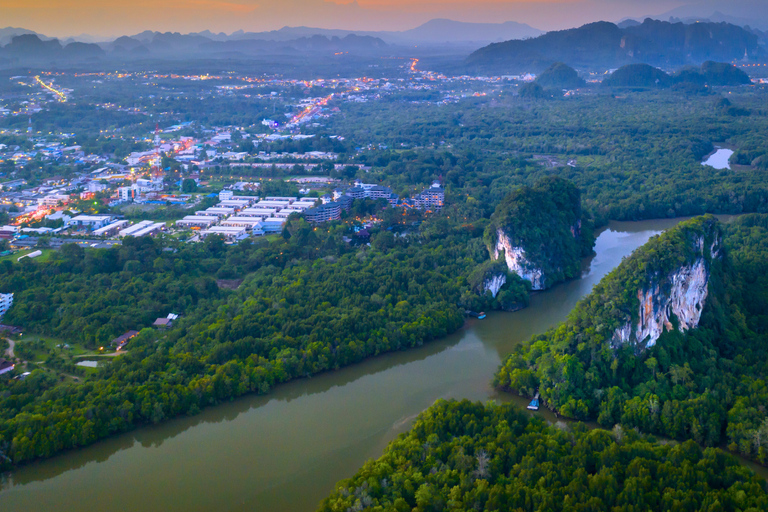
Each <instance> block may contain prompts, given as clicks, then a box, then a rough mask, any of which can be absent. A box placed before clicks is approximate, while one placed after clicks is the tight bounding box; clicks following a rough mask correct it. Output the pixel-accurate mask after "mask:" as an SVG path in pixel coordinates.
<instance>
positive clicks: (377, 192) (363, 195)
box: [334, 180, 400, 205]
mask: <svg viewBox="0 0 768 512" xmlns="http://www.w3.org/2000/svg"><path fill="white" fill-rule="evenodd" d="M343 195H346V196H347V197H351V198H352V199H386V200H387V201H388V202H389V204H391V205H395V204H397V202H398V201H399V200H400V198H399V197H398V196H397V194H395V193H394V192H392V189H391V188H389V187H384V186H382V185H373V184H370V183H363V182H362V181H359V180H358V181H356V182H355V186H354V187H352V188H348V189H347V190H345V191H344V194H343ZM341 196H342V194H341V193H334V197H335V198H336V199H338V198H339V197H341Z"/></svg>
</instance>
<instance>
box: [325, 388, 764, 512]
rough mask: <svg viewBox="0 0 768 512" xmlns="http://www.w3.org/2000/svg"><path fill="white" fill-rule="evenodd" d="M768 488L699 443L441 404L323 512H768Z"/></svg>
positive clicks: (339, 490)
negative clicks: (673, 441) (553, 423)
mask: <svg viewBox="0 0 768 512" xmlns="http://www.w3.org/2000/svg"><path fill="white" fill-rule="evenodd" d="M764 485H765V482H762V481H761V480H760V479H759V478H758V477H755V476H754V475H753V474H751V472H750V471H749V470H748V469H747V468H744V467H742V466H740V465H739V464H738V462H737V461H736V460H735V459H734V458H733V457H731V456H729V455H726V454H725V453H723V452H721V451H720V450H717V449H713V448H709V449H706V450H702V449H701V448H700V447H698V446H697V445H696V444H695V443H693V442H691V441H688V442H685V443H682V444H679V445H677V446H671V445H669V444H661V443H659V442H657V441H655V440H653V439H651V438H645V437H643V436H641V435H638V434H637V433H636V432H634V431H633V430H627V431H624V430H622V429H620V428H617V429H615V430H614V431H613V432H607V431H605V430H594V431H589V430H587V429H586V428H585V427H584V426H583V425H574V426H573V427H572V429H571V430H570V431H569V430H566V429H560V428H558V427H556V426H547V425H546V424H545V422H544V420H542V419H540V418H531V417H530V416H529V415H528V414H524V413H523V412H522V411H520V410H518V409H516V408H515V407H513V406H510V405H504V406H494V405H488V406H485V405H482V404H477V403H470V402H467V401H463V402H446V401H439V402H438V403H437V404H435V405H434V406H432V407H431V408H430V409H428V410H427V411H426V412H424V413H423V414H422V415H421V416H419V418H418V419H417V420H416V423H415V424H414V426H413V429H411V431H410V432H408V433H407V434H403V435H401V436H400V437H399V438H398V439H397V440H395V441H393V442H392V443H391V444H390V445H389V446H388V447H387V449H386V451H385V452H384V455H382V457H381V458H380V459H378V460H375V461H369V462H368V463H366V464H365V466H363V467H362V468H361V469H360V471H358V473H357V474H356V475H355V476H353V477H352V478H350V479H349V480H344V481H342V482H340V483H339V484H338V485H337V487H336V489H335V490H334V492H333V493H332V494H331V496H329V497H328V498H326V499H325V500H324V501H323V502H322V503H321V505H320V507H319V510H320V511H323V512H348V511H353V510H376V511H378V510H382V511H383V510H386V511H398V512H399V511H403V512H405V511H410V510H413V511H419V512H427V511H442V510H450V511H454V510H455V511H463V510H489V511H491V510H498V511H507V510H509V511H523V510H525V511H531V512H539V511H540V512H545V511H546V512H566V511H609V510H610V511H612V512H634V511H641V510H643V511H644V510H654V511H669V512H671V511H682V510H691V511H693V510H697V511H703V512H714V511H721V512H725V511H729V512H731V511H732V512H736V511H742V512H758V511H760V510H766V509H767V508H768V495H766V493H765V490H764Z"/></svg>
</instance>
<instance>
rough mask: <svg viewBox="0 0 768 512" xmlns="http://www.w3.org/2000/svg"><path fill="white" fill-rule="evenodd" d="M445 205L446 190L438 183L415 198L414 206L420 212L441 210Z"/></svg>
mask: <svg viewBox="0 0 768 512" xmlns="http://www.w3.org/2000/svg"><path fill="white" fill-rule="evenodd" d="M444 204H445V190H444V189H443V188H442V187H441V186H440V183H438V182H437V181H436V182H434V183H432V186H431V187H429V188H428V189H425V190H424V191H423V192H422V193H421V194H416V195H415V196H413V206H414V207H415V208H418V209H420V210H434V211H437V210H440V209H441V208H442V207H443V205H444Z"/></svg>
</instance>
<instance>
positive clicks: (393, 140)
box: [321, 88, 768, 220]
mask: <svg viewBox="0 0 768 512" xmlns="http://www.w3.org/2000/svg"><path fill="white" fill-rule="evenodd" d="M765 95H766V92H765V91H763V90H762V89H758V88H754V89H747V90H744V91H741V90H739V89H735V90H733V94H730V95H728V97H729V98H731V103H732V107H733V110H734V111H735V110H736V109H741V110H745V111H749V112H751V115H750V116H749V117H745V116H740V115H736V116H735V115H733V114H732V111H729V110H728V109H722V108H720V107H718V106H717V104H716V103H717V100H720V99H722V96H712V95H706V96H704V95H688V94H686V93H684V92H682V91H672V90H668V89H666V90H662V91H649V92H644V93H633V92H628V93H625V94H622V95H621V96H620V97H619V96H617V97H608V96H602V95H599V96H596V95H578V96H575V97H572V98H567V99H562V100H552V101H530V100H528V99H521V98H519V97H518V96H515V95H513V94H510V93H509V91H507V90H502V91H499V95H494V96H492V97H491V96H490V95H489V96H488V97H481V98H476V99H466V100H462V102H461V103H459V104H456V105H443V106H439V107H437V106H434V105H409V106H408V108H403V105H402V103H400V102H397V101H391V102H390V101H386V99H385V100H382V101H381V102H376V103H368V104H361V105H348V104H345V105H343V108H344V110H345V116H344V118H333V117H332V118H330V119H329V121H328V126H327V129H326V128H324V129H323V130H322V131H321V133H339V134H342V135H343V136H345V137H346V138H347V139H349V140H374V141H377V142H378V143H380V144H384V145H387V146H389V147H390V148H398V149H397V150H392V149H387V150H382V151H365V152H362V153H361V154H360V156H359V157H357V160H358V161H359V163H361V164H364V165H370V166H372V167H373V169H372V170H371V171H370V173H363V172H361V173H360V174H359V177H360V178H363V179H365V180H366V181H368V180H376V181H381V182H382V183H384V184H387V185H388V186H390V187H392V188H393V189H394V190H395V192H397V193H398V194H401V195H403V194H412V193H414V192H417V191H420V189H423V187H425V186H428V185H429V183H430V182H431V181H432V180H434V179H438V178H439V177H442V181H443V183H444V186H445V189H446V194H447V197H448V199H447V202H449V203H453V204H457V203H459V202H465V203H467V204H469V205H473V204H475V202H477V203H479V206H480V207H482V208H486V209H489V210H490V212H492V209H493V208H494V207H495V206H496V205H497V204H498V203H499V202H500V201H501V200H502V199H503V198H504V196H506V194H508V193H509V192H511V191H512V190H514V189H516V188H518V187H519V186H521V185H528V186H532V185H534V184H535V183H536V182H537V181H539V180H540V179H541V178H543V177H546V176H551V175H556V176H560V177H563V178H565V179H568V180H570V181H572V182H573V183H574V184H576V186H578V187H579V189H580V190H581V191H582V203H583V207H584V209H585V210H586V211H589V212H591V213H592V214H593V215H594V216H595V218H597V219H599V220H602V219H618V220H637V219H652V218H664V217H675V216H686V215H700V214H703V213H744V212H764V211H768V188H767V187H766V184H765V176H764V172H763V171H762V170H761V167H760V166H761V165H762V166H768V139H766V138H765V137H764V136H763V134H764V133H765V132H766V131H767V130H768V110H766V108H765V105H766V96H765ZM443 143H444V144H443ZM714 143H719V144H726V145H727V146H729V147H733V148H734V149H737V155H735V156H734V158H735V159H738V163H742V164H745V165H747V166H748V165H750V164H754V167H740V168H739V169H738V171H732V170H727V169H723V170H716V169H713V168H711V167H707V166H703V165H701V162H702V159H703V158H704V157H705V156H706V155H708V154H709V153H711V152H712V151H713V150H714ZM402 147H406V148H410V149H408V150H402V149H400V148H402ZM545 157H546V159H545ZM534 160H535V161H534ZM734 161H735V160H734Z"/></svg>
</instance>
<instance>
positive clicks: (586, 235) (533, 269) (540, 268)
mask: <svg viewBox="0 0 768 512" xmlns="http://www.w3.org/2000/svg"><path fill="white" fill-rule="evenodd" d="M484 241H485V243H486V246H487V247H488V251H489V253H490V255H491V259H492V260H493V261H494V262H501V263H502V265H501V267H500V268H501V269H503V270H505V271H509V272H511V273H513V274H517V275H518V276H519V277H521V278H523V279H525V280H527V281H530V283H531V287H532V289H534V290H543V289H545V288H548V287H550V286H552V285H553V284H555V283H558V282H561V281H564V280H566V279H571V278H574V277H576V276H578V275H579V272H580V270H581V258H582V257H584V256H586V255H588V254H589V253H591V251H592V246H593V245H594V236H593V234H592V227H591V222H589V221H586V219H584V218H583V215H582V211H581V193H580V192H579V189H578V188H576V186H575V185H573V184H572V183H570V182H569V181H566V180H563V179H561V178H547V179H544V180H542V181H540V182H539V183H538V184H536V186H534V187H532V188H531V187H522V188H520V189H518V190H516V191H514V192H512V193H510V194H509V195H507V197H505V198H504V200H503V201H502V202H501V203H500V204H499V206H497V207H496V211H495V212H494V213H493V215H492V216H491V223H490V224H489V225H488V227H487V228H486V230H485V235H484ZM503 263H506V268H504V267H505V265H503ZM496 279H497V281H496V282H498V279H503V278H501V277H497V278H496ZM491 283H492V281H489V285H488V288H487V289H489V290H492V291H493V285H492V284H491Z"/></svg>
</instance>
